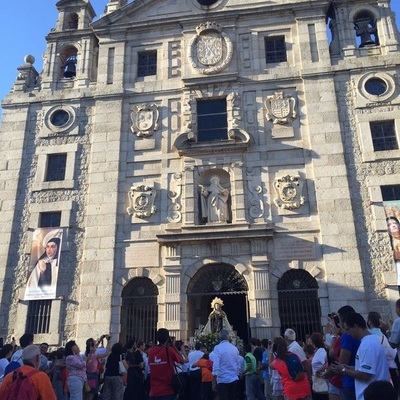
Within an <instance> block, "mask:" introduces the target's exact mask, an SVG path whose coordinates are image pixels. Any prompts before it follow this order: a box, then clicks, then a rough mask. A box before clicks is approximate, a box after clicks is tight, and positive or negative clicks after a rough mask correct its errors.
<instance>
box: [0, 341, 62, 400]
mask: <svg viewBox="0 0 400 400" xmlns="http://www.w3.org/2000/svg"><path fill="white" fill-rule="evenodd" d="M21 358H22V362H23V365H22V366H21V367H20V368H17V369H16V370H15V371H13V372H11V373H9V374H8V375H7V376H6V377H5V378H4V381H3V384H2V385H1V386H0V399H2V400H14V399H21V400H22V399H23V400H56V396H55V394H54V391H53V388H52V386H51V382H50V379H49V377H48V376H47V374H46V373H45V372H43V371H39V364H40V349H39V347H38V346H35V345H29V346H26V347H25V348H24V350H23V351H22V356H21Z"/></svg>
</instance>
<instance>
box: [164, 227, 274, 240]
mask: <svg viewBox="0 0 400 400" xmlns="http://www.w3.org/2000/svg"><path fill="white" fill-rule="evenodd" d="M273 234H274V227H273V226H268V225H239V226H236V225H233V224H223V225H197V226H195V227H191V228H182V229H181V230H180V231H179V232H177V231H175V230H174V231H172V230H171V231H170V232H168V230H167V232H166V233H163V234H158V235H156V237H157V242H158V243H159V244H160V245H177V244H181V243H189V242H192V243H198V242H210V241H216V240H222V241H226V240H229V241H232V240H235V241H239V240H243V239H245V240H246V239H247V240H250V239H272V237H273Z"/></svg>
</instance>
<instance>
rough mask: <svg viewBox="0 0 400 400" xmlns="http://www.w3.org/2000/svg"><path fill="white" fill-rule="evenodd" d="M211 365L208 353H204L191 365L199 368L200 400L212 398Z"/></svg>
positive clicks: (210, 399)
mask: <svg viewBox="0 0 400 400" xmlns="http://www.w3.org/2000/svg"><path fill="white" fill-rule="evenodd" d="M212 366H213V362H212V361H211V360H210V357H209V355H208V354H207V353H206V354H204V355H203V357H201V358H200V360H199V361H197V362H196V363H194V364H193V367H200V369H201V400H212V399H213V390H212V381H213V376H212Z"/></svg>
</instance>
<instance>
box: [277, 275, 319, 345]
mask: <svg viewBox="0 0 400 400" xmlns="http://www.w3.org/2000/svg"><path fill="white" fill-rule="evenodd" d="M277 289H278V306H279V317H280V319H281V334H282V335H283V333H284V332H285V330H286V329H287V328H291V329H293V330H294V331H295V332H296V334H297V337H298V338H299V339H300V340H304V339H305V337H306V335H311V334H312V333H313V332H321V329H322V328H321V306H320V304H319V298H318V283H317V281H316V280H315V278H313V277H312V276H311V275H310V274H309V273H308V272H307V271H305V270H302V269H294V270H291V271H287V272H285V273H284V274H283V276H282V277H281V279H279V281H278V286H277Z"/></svg>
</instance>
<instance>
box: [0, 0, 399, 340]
mask: <svg viewBox="0 0 400 400" xmlns="http://www.w3.org/2000/svg"><path fill="white" fill-rule="evenodd" d="M56 6H57V9H58V11H59V17H58V20H57V22H56V25H55V28H54V29H52V30H51V32H50V33H49V34H48V36H47V37H46V42H47V46H46V50H45V53H44V65H43V70H42V71H41V72H40V73H39V72H38V71H36V69H35V67H34V59H33V57H32V56H27V57H26V58H25V61H24V63H23V64H22V65H21V66H20V67H18V73H19V75H18V77H17V79H16V81H15V83H14V87H13V89H12V91H11V92H10V94H9V95H8V96H7V97H6V98H5V99H4V101H3V104H2V106H3V110H4V111H3V121H2V126H1V136H0V141H1V153H2V157H1V164H0V184H1V187H2V195H1V197H2V198H1V202H0V207H1V212H0V230H1V233H2V238H3V240H2V242H1V244H0V246H1V249H2V251H1V252H0V258H1V262H0V276H1V279H0V280H1V282H2V284H1V286H0V294H1V312H0V336H4V337H8V338H9V337H11V336H16V337H19V336H20V335H21V334H22V333H24V332H25V331H30V332H33V333H35V336H36V338H37V340H38V341H39V340H41V341H46V342H48V343H50V344H51V345H61V344H63V343H65V341H66V340H68V339H70V338H76V339H77V340H79V341H83V340H85V339H87V338H88V337H91V336H100V335H101V334H104V333H110V334H111V335H112V336H113V338H117V339H118V340H120V341H122V342H125V341H126V340H127V339H129V338H130V337H132V336H135V337H136V338H144V339H145V340H148V339H154V334H155V331H156V329H157V328H160V327H166V328H168V329H169V330H170V332H171V335H172V336H175V337H177V338H180V339H183V340H189V339H190V338H192V337H193V336H194V335H195V332H198V331H199V329H201V326H202V325H204V324H205V323H206V322H207V317H208V315H209V313H210V311H211V309H210V303H211V300H212V299H213V298H214V297H216V296H217V297H218V298H220V299H222V301H223V303H224V311H225V313H226V315H227V317H228V319H229V323H230V324H231V325H232V326H233V329H234V330H235V332H236V334H237V335H238V336H239V337H241V338H243V339H245V340H246V339H248V338H249V337H250V336H256V337H259V338H264V337H267V338H272V337H273V336H277V335H279V334H280V333H281V332H282V330H284V329H285V328H287V327H291V328H293V329H295V330H296V331H297V332H298V333H299V337H300V338H304V336H305V335H306V334H310V333H312V332H314V331H317V330H320V329H321V327H322V325H323V324H325V323H326V315H327V314H328V313H330V312H332V311H336V310H337V309H338V308H339V307H341V306H343V305H345V304H350V305H352V306H353V307H354V308H355V309H356V310H357V311H358V312H361V313H366V312H368V311H371V310H375V311H379V312H381V313H382V315H383V316H385V317H388V316H391V312H392V311H393V310H392V308H393V307H392V305H391V301H392V300H394V299H397V297H398V290H397V280H396V273H395V268H394V263H393V254H392V251H391V247H390V240H389V236H388V234H387V227H386V216H385V211H384V208H383V206H382V204H383V203H382V202H384V201H386V200H400V195H399V193H400V186H399V183H400V163H399V159H400V150H399V149H398V142H399V139H400V138H399V134H400V133H399V132H400V86H399V85H400V81H399V78H398V77H399V75H400V60H399V57H398V54H399V50H400V35H399V32H398V30H397V28H396V25H395V22H394V14H393V12H392V10H391V8H390V1H389V0H380V1H377V0H362V1H361V0H351V1H349V0H331V1H328V0H313V1H309V0H307V1H306V0H281V1H276V2H271V1H267V0H255V1H252V2H250V3H249V2H248V1H247V0H185V1H181V2H177V1H176V0H135V1H133V2H129V3H128V2H127V1H126V0H125V1H124V0H110V1H109V2H108V4H107V6H106V9H105V12H104V14H103V15H101V16H100V18H98V19H96V20H94V18H95V12H94V10H93V8H92V6H91V4H90V1H89V0H61V1H59V2H58V3H57V4H56ZM388 193H389V194H388Z"/></svg>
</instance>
